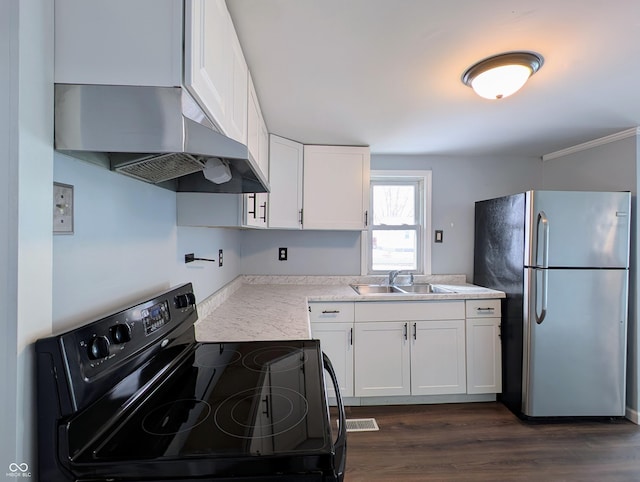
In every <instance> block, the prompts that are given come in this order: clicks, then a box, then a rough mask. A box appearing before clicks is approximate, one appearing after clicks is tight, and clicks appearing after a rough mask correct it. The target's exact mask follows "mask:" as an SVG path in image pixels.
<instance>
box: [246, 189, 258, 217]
mask: <svg viewBox="0 0 640 482" xmlns="http://www.w3.org/2000/svg"><path fill="white" fill-rule="evenodd" d="M247 197H248V198H249V199H253V211H247V214H252V215H253V219H256V195H255V193H253V194H249V195H248V196H247Z"/></svg>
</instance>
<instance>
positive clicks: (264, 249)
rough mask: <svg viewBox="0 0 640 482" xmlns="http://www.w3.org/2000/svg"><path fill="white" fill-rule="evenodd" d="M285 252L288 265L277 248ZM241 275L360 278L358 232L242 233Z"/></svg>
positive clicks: (247, 231)
mask: <svg viewBox="0 0 640 482" xmlns="http://www.w3.org/2000/svg"><path fill="white" fill-rule="evenodd" d="M281 247H282V248H288V251H287V257H288V259H287V261H279V260H278V248H281ZM241 267H242V273H243V274H271V275H345V276H347V275H359V274H360V232H359V231H270V230H246V231H243V232H242V261H241Z"/></svg>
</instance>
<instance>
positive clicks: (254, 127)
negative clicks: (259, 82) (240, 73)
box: [247, 75, 269, 178]
mask: <svg viewBox="0 0 640 482" xmlns="http://www.w3.org/2000/svg"><path fill="white" fill-rule="evenodd" d="M248 102H249V105H248V112H247V147H248V148H249V154H250V155H251V156H252V157H253V159H254V160H255V161H256V163H257V164H258V167H260V170H261V171H262V172H263V173H264V175H265V177H267V178H268V177H269V133H268V132H267V126H266V124H265V122H264V118H263V117H262V110H261V109H260V102H259V101H258V95H257V94H256V89H255V87H254V85H253V80H252V79H251V75H249V98H248Z"/></svg>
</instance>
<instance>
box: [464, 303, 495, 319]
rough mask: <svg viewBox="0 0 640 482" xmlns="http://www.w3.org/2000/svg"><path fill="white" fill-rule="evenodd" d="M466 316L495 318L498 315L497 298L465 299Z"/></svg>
mask: <svg viewBox="0 0 640 482" xmlns="http://www.w3.org/2000/svg"><path fill="white" fill-rule="evenodd" d="M466 303H467V316H466V317H467V318H495V317H499V316H500V305H501V301H500V300H499V299H492V300H467V301H466Z"/></svg>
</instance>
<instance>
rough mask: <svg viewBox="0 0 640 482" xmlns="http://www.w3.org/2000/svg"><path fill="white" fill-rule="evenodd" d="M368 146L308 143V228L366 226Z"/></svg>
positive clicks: (305, 201)
mask: <svg viewBox="0 0 640 482" xmlns="http://www.w3.org/2000/svg"><path fill="white" fill-rule="evenodd" d="M369 165H370V153H369V148H368V147H345V146H311V145H308V146H304V186H303V197H304V199H303V206H304V211H303V227H304V229H335V230H362V229H366V223H367V210H368V206H369V169H370V168H369Z"/></svg>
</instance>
